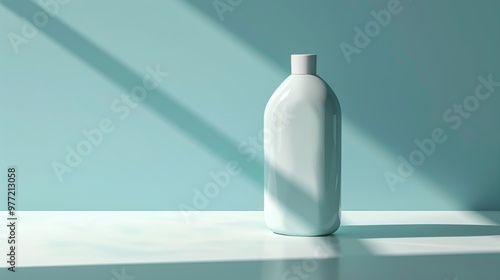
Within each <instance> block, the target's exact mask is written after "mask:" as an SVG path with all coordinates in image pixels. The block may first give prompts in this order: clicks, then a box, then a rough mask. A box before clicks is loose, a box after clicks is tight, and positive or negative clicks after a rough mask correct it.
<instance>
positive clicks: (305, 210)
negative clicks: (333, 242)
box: [264, 74, 341, 236]
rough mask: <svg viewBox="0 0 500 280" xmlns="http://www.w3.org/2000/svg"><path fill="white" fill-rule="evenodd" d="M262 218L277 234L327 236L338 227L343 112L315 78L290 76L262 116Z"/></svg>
mask: <svg viewBox="0 0 500 280" xmlns="http://www.w3.org/2000/svg"><path fill="white" fill-rule="evenodd" d="M264 132H265V137H266V138H265V140H264V160H265V163H264V180H265V182H264V215H265V220H266V224H267V226H268V227H269V228H270V229H271V230H272V231H274V232H275V233H280V234H286V235H299V236H318V235H328V234H331V233H333V232H335V231H336V230H337V229H338V227H339V226H340V175H341V169H340V166H341V111H340V104H339V102H338V99H337V97H336V96H335V94H334V93H333V90H332V89H331V88H330V87H329V86H328V85H327V84H326V82H324V81H323V80H322V79H321V78H319V77H318V76H316V75H307V74H306V75H304V74H300V75H294V74H292V75H290V76H289V77H288V78H287V79H286V80H285V81H284V82H283V83H282V84H281V85H280V86H279V87H278V89H277V90H276V91H275V92H274V94H273V95H272V97H271V98H270V100H269V102H268V104H267V106H266V109H265V113H264Z"/></svg>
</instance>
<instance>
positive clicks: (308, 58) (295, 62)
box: [291, 54, 316, 75]
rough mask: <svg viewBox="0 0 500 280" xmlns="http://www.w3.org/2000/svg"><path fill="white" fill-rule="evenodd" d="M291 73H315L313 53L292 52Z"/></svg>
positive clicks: (314, 56)
mask: <svg viewBox="0 0 500 280" xmlns="http://www.w3.org/2000/svg"><path fill="white" fill-rule="evenodd" d="M291 64H292V75H316V55H315V54H292V61H291Z"/></svg>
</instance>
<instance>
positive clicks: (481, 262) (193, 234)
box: [0, 211, 500, 280]
mask: <svg viewBox="0 0 500 280" xmlns="http://www.w3.org/2000/svg"><path fill="white" fill-rule="evenodd" d="M2 217H4V218H3V219H4V221H5V222H4V224H5V225H6V224H8V223H7V218H6V217H7V213H6V212H5V211H4V212H2ZM17 217H18V220H17V224H16V226H17V231H16V239H17V252H16V255H17V263H16V267H17V272H16V273H12V272H8V271H7V267H8V264H7V263H6V261H2V262H0V269H1V271H0V276H3V275H4V274H5V275H6V276H7V278H3V277H1V279H32V278H30V277H34V276H38V277H42V276H43V277H51V278H50V279H57V277H61V278H60V279H79V278H77V277H82V278H81V279H117V280H121V279H123V280H125V279H129V280H131V279H130V278H132V277H135V279H138V280H139V279H152V278H151V277H156V276H158V277H159V276H160V275H170V276H172V277H173V276H175V277H174V278H172V279H182V278H185V279H195V278H199V277H202V276H203V275H205V276H207V275H208V276H210V275H211V276H210V277H214V278H220V277H223V278H220V279H229V278H224V277H230V278H231V277H232V278H238V279H260V278H261V279H270V278H275V279H382V278H379V277H384V279H455V278H456V279H500V225H499V224H500V212H447V211H439V212H429V211H425V212H424V211H419V212H394V211H383V212H379V211H371V212H362V211H356V212H352V211H351V212H349V211H345V212H343V213H342V227H341V228H340V230H339V231H338V232H337V233H336V234H335V235H331V236H326V237H292V236H283V235H278V234H274V233H272V232H271V231H269V230H268V229H267V228H266V226H265V224H264V221H263V213H262V212H260V211H242V212H240V211H239V212H210V211H206V212H199V214H198V215H196V216H193V217H191V219H190V221H189V222H186V220H185V219H184V217H183V216H182V214H181V212H171V211H166V212H165V211H162V212H159V211H157V212H149V211H144V212H128V211H117V212H97V211H95V212H92V211H89V212H48V211H46V212H31V211H25V212H18V213H17ZM7 229H8V228H7V227H6V226H2V227H0V246H1V247H0V248H1V250H0V253H1V256H2V257H1V258H2V260H6V259H7V256H6V252H7V249H8V248H7V240H6V237H7V234H8V231H7ZM294 266H296V267H295V268H294ZM297 267H298V268H297ZM62 271H66V274H68V273H69V274H71V275H72V276H71V277H70V278H62V276H61V275H62V274H61V273H59V272H62ZM44 273H45V274H44ZM75 273H76V274H75ZM96 273H97V274H96ZM73 274H75V275H73ZM57 275H59V276H57ZM84 275H87V276H88V277H92V278H85V277H86V276H85V277H84ZM99 275H100V276H102V277H101V278H99V277H100V276H99ZM120 275H121V276H120ZM124 275H130V277H129V278H127V277H126V276H124ZM374 275H378V276H377V277H375V276H374ZM22 276H24V278H22ZM95 277H97V278H95ZM210 277H209V278H206V279H212V278H210ZM422 277H427V278H422ZM429 277H431V278H429ZM42 279H45V278H42ZM158 279H170V278H169V277H167V278H158Z"/></svg>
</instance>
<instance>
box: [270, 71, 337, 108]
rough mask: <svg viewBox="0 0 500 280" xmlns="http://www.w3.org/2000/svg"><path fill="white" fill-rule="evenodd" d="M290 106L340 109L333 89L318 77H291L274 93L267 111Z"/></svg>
mask: <svg viewBox="0 0 500 280" xmlns="http://www.w3.org/2000/svg"><path fill="white" fill-rule="evenodd" d="M280 104H281V105H283V104H287V105H288V106H293V107H295V106H302V105H304V106H308V105H320V106H321V105H325V106H331V105H333V107H335V108H338V110H340V104H339V101H338V99H337V97H336V95H335V93H334V92H333V90H332V89H331V87H330V86H329V85H328V84H327V83H326V82H325V81H324V80H323V79H321V78H320V77H318V76H316V75H290V76H288V77H287V78H286V79H285V80H284V81H283V82H282V83H281V84H280V85H279V86H278V88H277V89H276V90H275V91H274V93H273V94H272V96H271V98H270V99H269V101H268V103H267V106H266V110H268V109H270V108H275V107H278V106H280Z"/></svg>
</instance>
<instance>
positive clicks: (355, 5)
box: [188, 0, 500, 210]
mask: <svg viewBox="0 0 500 280" xmlns="http://www.w3.org/2000/svg"><path fill="white" fill-rule="evenodd" d="M188 3H189V4H190V5H191V6H193V7H194V8H196V9H197V10H198V11H199V12H200V13H202V14H203V15H204V16H206V17H208V18H210V19H212V20H213V21H214V22H217V23H218V24H219V25H220V26H221V27H223V28H224V29H225V30H227V31H229V32H231V33H232V34H234V35H235V36H238V37H239V38H241V39H242V40H243V41H245V42H246V43H247V44H249V45H251V46H252V47H254V48H255V49H257V50H258V51H260V53H261V54H262V55H264V56H265V57H266V58H267V59H269V60H270V61H273V62H274V63H276V64H277V65H279V66H280V67H282V68H283V69H285V70H287V69H288V68H289V56H288V55H289V54H290V53H308V52H312V53H317V54H318V58H319V69H318V73H319V74H320V75H321V76H322V77H323V78H324V79H325V80H326V81H327V82H329V84H331V85H332V87H333V89H334V91H336V93H337V95H338V96H339V99H340V101H341V105H342V108H343V114H344V115H345V116H346V117H347V118H348V120H350V121H352V123H353V124H354V125H355V126H356V127H359V128H360V129H361V130H362V131H363V132H366V135H368V136H369V137H370V139H369V140H370V141H374V142H375V143H376V145H379V146H381V147H383V148H384V150H386V151H389V152H390V153H392V154H390V155H388V156H389V157H391V160H392V161H393V162H394V168H392V169H388V170H387V171H389V172H392V173H393V174H395V175H398V176H399V175H407V174H408V172H406V173H405V172H402V173H399V172H398V166H399V165H400V164H401V162H403V160H406V161H408V162H411V160H410V158H409V157H410V154H411V152H412V151H414V150H419V149H420V151H421V153H420V155H424V158H423V159H422V160H423V164H422V165H420V166H414V168H415V170H414V171H413V174H412V175H410V176H409V177H408V178H406V177H405V176H401V177H402V178H403V180H404V182H397V183H396V184H395V185H394V189H395V193H393V194H390V193H389V192H388V193H386V199H387V200H388V201H391V202H393V201H394V202H395V201H398V203H397V204H398V205H399V207H402V208H413V207H416V205H415V200H416V199H415V198H416V196H415V195H414V193H412V190H410V189H411V188H421V187H422V186H420V187H419V186H418V184H414V182H412V181H415V177H418V176H415V174H419V175H423V176H424V177H426V178H428V180H429V181H431V182H432V187H435V188H439V191H442V192H443V193H444V194H446V196H448V197H450V198H451V199H452V200H455V201H457V202H458V203H459V204H462V205H463V208H464V209H471V210H498V209H499V208H498V207H499V206H500V203H498V202H499V201H500V188H498V185H499V183H500V173H498V170H497V169H498V168H497V167H498V166H500V157H499V156H498V155H499V154H500V148H499V146H498V144H497V143H499V142H500V130H498V129H496V126H497V125H496V122H495V120H497V119H499V118H500V110H497V108H498V106H500V98H498V97H497V96H495V95H497V93H500V87H498V86H497V85H496V86H491V83H490V86H489V87H488V85H487V84H488V82H486V83H485V82H484V80H486V81H488V80H489V79H491V80H493V81H500V68H499V67H498V65H500V55H498V52H497V51H496V50H497V49H498V48H500V35H499V34H498V32H496V29H495V28H496V26H499V25H500V19H499V18H498V17H496V15H495V14H496V13H497V12H498V11H499V10H500V3H499V2H496V1H481V2H477V3H476V2H475V3H472V2H470V1H440V2H434V3H429V2H421V1H405V0H403V1H378V2H377V3H367V2H366V3H365V2H363V1H354V0H352V1H307V2H303V1H272V2H268V1H244V0H242V1H222V0H221V1H202V2H200V1H188ZM391 9H392V10H391ZM387 11H393V12H394V13H391V14H390V18H388V17H387V14H388V13H387ZM377 18H378V19H377ZM423 19H425V20H423ZM377 20H378V22H382V23H383V24H384V25H385V26H381V25H378V28H379V30H378V31H377V28H376V27H373V22H374V21H377ZM370 25H371V26H370ZM367 26H368V29H369V31H368V32H370V30H372V31H373V34H375V35H374V36H373V37H370V36H367V35H366V33H367V31H366V29H365V28H367ZM356 27H358V28H359V29H360V30H361V33H363V31H364V33H365V35H356V34H358V31H359V30H358V31H356V29H355V28H356ZM356 36H358V38H356ZM363 36H365V37H366V38H365V39H363ZM356 40H357V41H356ZM363 40H365V41H366V42H363ZM342 43H347V44H349V45H350V46H351V47H356V51H354V52H351V53H350V52H349V51H347V52H345V53H343V51H342V49H341V47H340V46H341V44H342ZM356 43H359V44H356ZM361 43H363V44H361ZM344 46H345V45H344ZM349 50H351V51H352V48H351V49H349ZM345 54H348V55H345ZM489 75H491V76H490V77H489ZM479 77H483V79H482V80H481V78H479ZM277 82H278V81H277ZM480 85H482V89H481V94H482V95H487V94H488V90H490V91H492V92H491V95H489V96H488V97H487V98H486V99H485V100H480V99H478V98H477V97H475V96H476V94H475V89H476V87H478V86H480ZM488 88H489V89H488ZM476 103H477V104H476ZM468 110H470V111H468ZM434 133H436V134H435V135H436V136H439V137H441V138H439V137H437V139H439V140H441V142H442V143H439V142H434V146H435V147H434V148H432V144H429V142H428V141H426V139H433V135H434ZM415 141H418V142H419V143H427V144H421V146H424V148H423V149H422V148H419V146H418V145H417V144H416V142H415ZM425 145H427V150H425ZM347 152H352V151H350V150H349V151H347ZM426 152H427V154H426ZM398 156H401V157H402V158H403V160H400V159H398ZM413 156H414V159H413V160H414V162H417V163H418V162H421V161H422V160H421V159H420V158H419V157H418V155H416V156H415V154H414V155H413ZM346 157H349V154H348V153H346V150H345V149H344V159H345V158H346ZM356 160H358V161H359V160H361V161H362V159H356ZM371 164H373V165H377V163H376V162H372V163H371ZM410 164H411V163H410ZM356 174H357V176H356ZM362 174H363V171H360V170H359V168H358V167H356V166H353V165H344V177H343V182H344V184H343V187H344V189H343V191H344V193H345V194H346V196H349V197H355V196H359V193H361V192H363V191H368V190H369V189H373V188H378V186H375V185H380V184H384V185H388V184H387V183H386V180H384V174H380V177H378V178H370V179H372V180H373V181H374V184H373V185H371V186H367V184H366V181H364V180H361V179H359V180H358V179H353V178H354V177H362ZM346 175H347V176H346ZM378 191H379V192H381V190H380V188H379V190H378ZM371 192H373V191H371ZM424 193H426V194H427V195H432V192H430V191H429V192H427V191H424ZM421 195H422V194H419V199H422V200H425V195H423V196H421ZM422 203H423V201H422ZM422 203H420V204H421V205H420V207H424V208H430V209H433V208H436V207H437V208H439V206H437V205H427V204H426V205H423V204H422ZM369 204H370V203H366V201H365V199H359V200H358V202H356V201H351V200H349V205H350V206H351V207H352V209H365V208H366V207H371V206H366V205H369ZM387 204H389V203H387ZM424 204H425V203H424ZM405 205H406V206H405ZM380 207H382V208H384V207H383V206H380ZM386 207H388V208H390V206H386Z"/></svg>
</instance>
